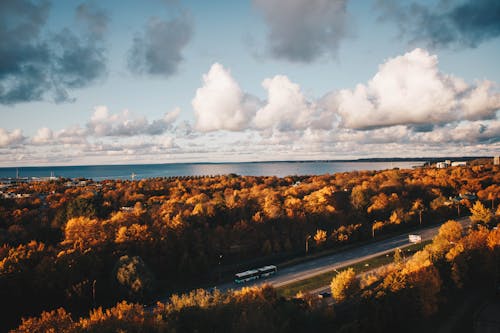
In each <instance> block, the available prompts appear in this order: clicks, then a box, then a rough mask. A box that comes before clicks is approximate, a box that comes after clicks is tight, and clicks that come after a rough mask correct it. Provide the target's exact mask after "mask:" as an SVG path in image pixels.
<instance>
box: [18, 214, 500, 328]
mask: <svg viewBox="0 0 500 333" xmlns="http://www.w3.org/2000/svg"><path fill="white" fill-rule="evenodd" d="M499 258H500V229H496V230H495V229H493V230H489V229H488V228H487V227H484V226H483V225H476V226H475V227H474V228H472V229H470V230H468V231H464V230H462V226H461V225H460V224H459V223H457V222H455V221H449V222H447V223H446V224H444V225H443V226H442V227H441V228H440V231H439V234H438V235H437V236H436V237H435V238H434V240H433V242H432V243H431V244H429V245H427V246H426V247H425V248H424V249H423V250H422V251H419V252H417V253H416V254H415V255H414V256H413V257H411V258H410V259H409V260H407V261H398V260H396V259H397V258H395V262H394V264H393V265H392V267H391V268H390V269H389V270H385V271H383V272H381V273H379V274H370V275H367V276H365V277H363V278H362V279H361V280H359V279H358V278H357V277H356V276H355V275H353V274H351V272H350V271H349V270H348V271H344V272H341V273H340V274H338V275H337V276H336V277H334V278H333V280H332V292H333V295H334V297H335V299H336V303H335V305H333V306H327V305H325V303H323V301H321V300H319V299H318V298H313V297H311V296H307V295H304V296H302V298H300V299H284V298H282V297H278V295H277V293H276V291H275V290H274V289H273V288H272V287H269V286H264V287H261V288H244V289H242V290H240V291H232V292H228V293H225V294H221V293H219V292H217V291H215V292H212V293H209V292H207V291H205V290H203V289H199V290H196V291H192V292H191V293H190V294H185V295H180V296H177V295H174V296H172V297H171V298H170V300H169V301H168V302H166V303H158V304H157V306H156V307H155V308H154V309H153V311H146V310H145V309H144V308H143V307H142V306H141V305H140V304H133V303H127V302H125V301H123V302H120V303H118V304H117V305H116V306H114V307H112V308H110V309H107V310H103V309H102V308H98V309H96V310H93V311H91V312H90V314H89V315H88V316H85V317H82V318H79V319H73V318H72V317H71V315H70V314H69V313H68V312H66V311H65V310H64V309H63V308H60V309H58V310H54V311H51V312H44V313H42V314H41V316H40V317H37V318H29V319H25V320H23V322H22V324H21V325H20V326H19V327H18V328H17V329H16V330H14V333H28V332H29V333H38V332H51V331H52V332H319V331H325V330H328V331H332V332H402V331H404V332H421V331H429V329H431V331H434V330H435V329H436V328H438V327H439V324H436V323H435V321H436V320H437V321H438V322H439V320H440V319H442V317H443V315H442V312H443V309H445V308H446V307H450V306H451V307H452V308H453V304H450V303H453V301H455V300H457V299H458V300H462V301H463V299H464V298H465V297H467V296H466V295H467V294H466V293H465V294H464V293H463V290H468V291H469V293H470V292H474V293H475V292H481V291H482V292H489V293H491V292H492V291H493V290H494V288H495V279H494V277H495V274H497V273H498V269H499V266H500V265H499ZM344 273H345V274H344ZM457 295H459V297H457ZM465 301H467V300H466V299H465ZM444 317H445V318H446V316H444ZM462 328H463V331H466V332H470V331H471V330H472V327H462Z"/></svg>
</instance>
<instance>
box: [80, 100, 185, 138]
mask: <svg viewBox="0 0 500 333" xmlns="http://www.w3.org/2000/svg"><path fill="white" fill-rule="evenodd" d="M179 113H180V109H179V108H176V109H174V110H173V111H171V112H168V113H166V114H165V115H164V117H163V118H162V119H158V120H154V121H152V122H149V121H148V120H147V119H146V117H144V116H142V117H133V115H132V114H131V113H130V111H128V110H123V111H122V112H121V113H110V112H109V110H108V108H107V107H106V106H96V107H95V108H94V113H93V114H92V117H91V118H90V121H89V122H88V123H87V129H88V131H89V134H91V135H94V136H97V137H103V136H135V135H159V134H162V133H164V132H165V131H167V130H168V129H170V128H171V126H172V124H173V122H174V121H175V120H176V119H177V117H178V116H179Z"/></svg>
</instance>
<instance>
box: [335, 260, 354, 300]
mask: <svg viewBox="0 0 500 333" xmlns="http://www.w3.org/2000/svg"><path fill="white" fill-rule="evenodd" d="M359 288H360V286H359V280H358V279H357V278H356V273H355V272H354V269H353V268H348V269H346V270H344V271H342V272H340V273H338V274H337V275H336V276H335V277H334V278H333V279H332V282H331V283H330V289H331V291H332V297H333V298H334V299H335V301H336V302H343V301H345V300H347V299H349V298H351V297H352V296H354V295H355V294H356V293H357V292H358V290H359Z"/></svg>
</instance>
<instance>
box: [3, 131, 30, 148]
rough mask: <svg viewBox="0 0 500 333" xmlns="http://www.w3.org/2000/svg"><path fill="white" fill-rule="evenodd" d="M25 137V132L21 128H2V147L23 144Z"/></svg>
mask: <svg viewBox="0 0 500 333" xmlns="http://www.w3.org/2000/svg"><path fill="white" fill-rule="evenodd" d="M25 139H26V138H25V137H24V136H23V132H22V131H21V130H20V129H19V128H16V129H15V130H13V131H8V130H6V129H4V128H0V148H5V147H10V146H16V145H18V144H21V143H22V142H23V141H24V140H25Z"/></svg>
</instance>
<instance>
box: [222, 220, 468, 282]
mask: <svg viewBox="0 0 500 333" xmlns="http://www.w3.org/2000/svg"><path fill="white" fill-rule="evenodd" d="M457 221H458V222H460V223H461V224H462V225H463V226H467V225H469V224H470V220H469V217H463V218H460V219H457ZM439 227H440V225H437V226H433V227H429V228H424V229H421V230H418V231H414V232H411V234H417V235H420V236H421V237H422V241H425V240H429V239H432V238H433V237H434V236H435V235H436V234H437V233H438V230H439ZM408 235H409V233H405V234H402V235H399V236H395V237H392V238H388V239H384V240H381V241H378V242H375V243H370V244H366V245H362V246H359V247H356V248H352V249H349V250H346V251H343V252H338V253H335V254H332V255H329V256H326V257H321V258H317V259H312V260H310V261H306V262H302V263H300V264H297V265H294V266H289V267H285V268H283V269H280V267H279V266H278V273H277V274H276V275H274V276H272V277H269V278H267V279H259V280H256V281H251V282H248V283H243V284H237V283H234V282H231V283H225V284H222V285H218V286H215V288H217V289H219V290H221V291H226V290H228V289H240V288H242V287H248V286H254V285H261V284H264V283H267V284H271V285H272V286H274V287H280V286H283V285H286V284H290V283H292V282H295V281H299V280H303V279H305V278H308V277H312V276H315V275H318V274H321V273H324V272H328V271H331V270H334V269H338V268H340V267H343V266H347V265H351V264H354V263H356V262H359V261H363V260H366V259H370V258H372V257H376V256H379V255H381V254H385V253H389V252H392V251H394V250H395V249H397V248H400V247H403V246H406V245H409V244H410V243H409V240H408Z"/></svg>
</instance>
